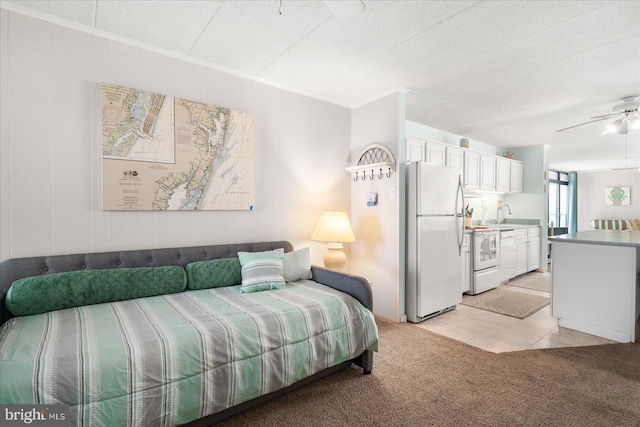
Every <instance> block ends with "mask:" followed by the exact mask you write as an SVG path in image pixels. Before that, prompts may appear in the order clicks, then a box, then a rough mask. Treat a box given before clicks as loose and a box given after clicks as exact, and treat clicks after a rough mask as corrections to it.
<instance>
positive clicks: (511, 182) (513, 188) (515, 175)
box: [496, 157, 524, 193]
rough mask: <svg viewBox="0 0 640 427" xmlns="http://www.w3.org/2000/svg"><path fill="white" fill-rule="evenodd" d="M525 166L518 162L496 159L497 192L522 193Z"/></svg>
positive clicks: (501, 158)
mask: <svg viewBox="0 0 640 427" xmlns="http://www.w3.org/2000/svg"><path fill="white" fill-rule="evenodd" d="M523 172H524V165H523V164H522V162H519V161H517V160H511V159H505V158H504V157H498V158H496V190H497V191H501V192H504V193H522V183H523Z"/></svg>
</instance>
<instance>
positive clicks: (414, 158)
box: [407, 136, 426, 163]
mask: <svg viewBox="0 0 640 427" xmlns="http://www.w3.org/2000/svg"><path fill="white" fill-rule="evenodd" d="M424 150H425V141H424V140H422V139H418V138H414V137H412V136H408V137H407V162H409V163H413V162H424V161H425V158H426V157H425V153H424Z"/></svg>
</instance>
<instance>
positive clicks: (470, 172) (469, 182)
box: [464, 150, 480, 190]
mask: <svg viewBox="0 0 640 427" xmlns="http://www.w3.org/2000/svg"><path fill="white" fill-rule="evenodd" d="M464 188H467V189H471V190H478V189H479V188H480V153H478V152H477V151H469V150H465V152H464Z"/></svg>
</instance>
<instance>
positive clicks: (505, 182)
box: [406, 136, 524, 193]
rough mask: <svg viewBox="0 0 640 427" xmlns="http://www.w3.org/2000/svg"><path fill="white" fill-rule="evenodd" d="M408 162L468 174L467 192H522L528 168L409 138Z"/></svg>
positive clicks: (465, 182) (465, 186)
mask: <svg viewBox="0 0 640 427" xmlns="http://www.w3.org/2000/svg"><path fill="white" fill-rule="evenodd" d="M406 141H407V159H406V160H407V162H426V163H429V164H432V165H446V166H451V167H454V168H459V169H462V170H463V171H464V188H465V189H467V190H484V191H499V192H501V193H521V192H522V184H523V172H524V165H523V163H522V162H520V161H517V160H511V159H507V158H505V157H500V156H494V155H492V154H485V153H480V152H479V151H473V150H469V149H468V148H462V147H457V146H455V145H451V144H444V143H442V142H436V141H429V140H426V139H421V138H416V137H414V136H407V139H406Z"/></svg>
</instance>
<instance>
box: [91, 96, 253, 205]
mask: <svg viewBox="0 0 640 427" xmlns="http://www.w3.org/2000/svg"><path fill="white" fill-rule="evenodd" d="M101 104H102V208H103V209H104V210H251V209H252V208H253V204H254V151H255V150H254V145H255V142H254V139H255V117H254V115H253V114H251V113H247V112H242V111H236V110H233V109H231V108H225V107H218V106H215V105H209V104H203V103H200V102H195V101H189V100H186V99H181V98H174V97H170V96H166V95H160V94H156V93H152V92H146V91H142V90H137V89H131V88H126V87H121V86H115V85H108V84H102V85H101Z"/></svg>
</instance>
